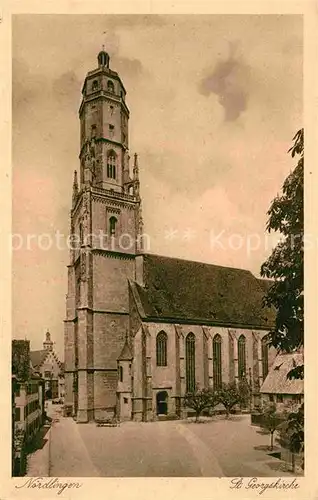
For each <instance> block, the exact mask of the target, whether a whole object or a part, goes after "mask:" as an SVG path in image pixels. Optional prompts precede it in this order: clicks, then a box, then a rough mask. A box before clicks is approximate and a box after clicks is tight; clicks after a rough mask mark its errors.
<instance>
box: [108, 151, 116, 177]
mask: <svg viewBox="0 0 318 500" xmlns="http://www.w3.org/2000/svg"><path fill="white" fill-rule="evenodd" d="M107 177H108V178H109V179H116V153H115V151H113V150H111V151H109V152H108V155H107Z"/></svg>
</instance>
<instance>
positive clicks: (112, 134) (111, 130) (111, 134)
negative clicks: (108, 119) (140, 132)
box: [109, 125, 115, 138]
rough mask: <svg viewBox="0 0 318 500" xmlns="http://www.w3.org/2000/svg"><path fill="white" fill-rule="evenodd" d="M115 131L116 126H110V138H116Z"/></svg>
mask: <svg viewBox="0 0 318 500" xmlns="http://www.w3.org/2000/svg"><path fill="white" fill-rule="evenodd" d="M114 130H115V127H114V125H109V137H111V138H113V137H114Z"/></svg>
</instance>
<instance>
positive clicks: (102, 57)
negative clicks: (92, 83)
mask: <svg viewBox="0 0 318 500" xmlns="http://www.w3.org/2000/svg"><path fill="white" fill-rule="evenodd" d="M97 60H98V66H99V67H101V66H105V67H106V68H109V55H108V54H107V52H105V50H104V46H103V50H101V51H100V52H99V54H98V56H97Z"/></svg>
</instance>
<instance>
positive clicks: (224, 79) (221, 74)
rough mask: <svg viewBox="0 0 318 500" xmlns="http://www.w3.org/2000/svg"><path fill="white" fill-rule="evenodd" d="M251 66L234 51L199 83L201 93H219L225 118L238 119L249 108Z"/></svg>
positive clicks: (228, 119) (206, 94) (208, 94)
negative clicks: (237, 56)
mask: <svg viewBox="0 0 318 500" xmlns="http://www.w3.org/2000/svg"><path fill="white" fill-rule="evenodd" d="M249 82H250V67H249V66H248V65H247V64H246V63H245V62H244V61H243V60H242V58H236V56H235V54H234V53H233V51H232V53H231V54H230V55H229V57H228V58H227V59H226V60H222V61H218V63H217V64H216V66H215V68H214V69H213V71H212V72H210V73H209V74H208V75H207V76H205V77H204V78H203V79H202V80H201V81H200V83H199V92H200V94H202V95H204V96H206V97H209V96H210V95H211V94H212V93H213V94H215V95H217V96H218V98H219V103H220V104H221V106H222V107H223V109H224V112H225V116H224V118H225V120H226V121H234V120H237V119H238V118H239V117H240V116H241V114H242V113H243V112H244V111H245V110H246V109H247V105H248V99H249Z"/></svg>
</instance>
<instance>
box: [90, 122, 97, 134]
mask: <svg viewBox="0 0 318 500" xmlns="http://www.w3.org/2000/svg"><path fill="white" fill-rule="evenodd" d="M96 130H97V127H96V125H92V129H91V136H92V137H96Z"/></svg>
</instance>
